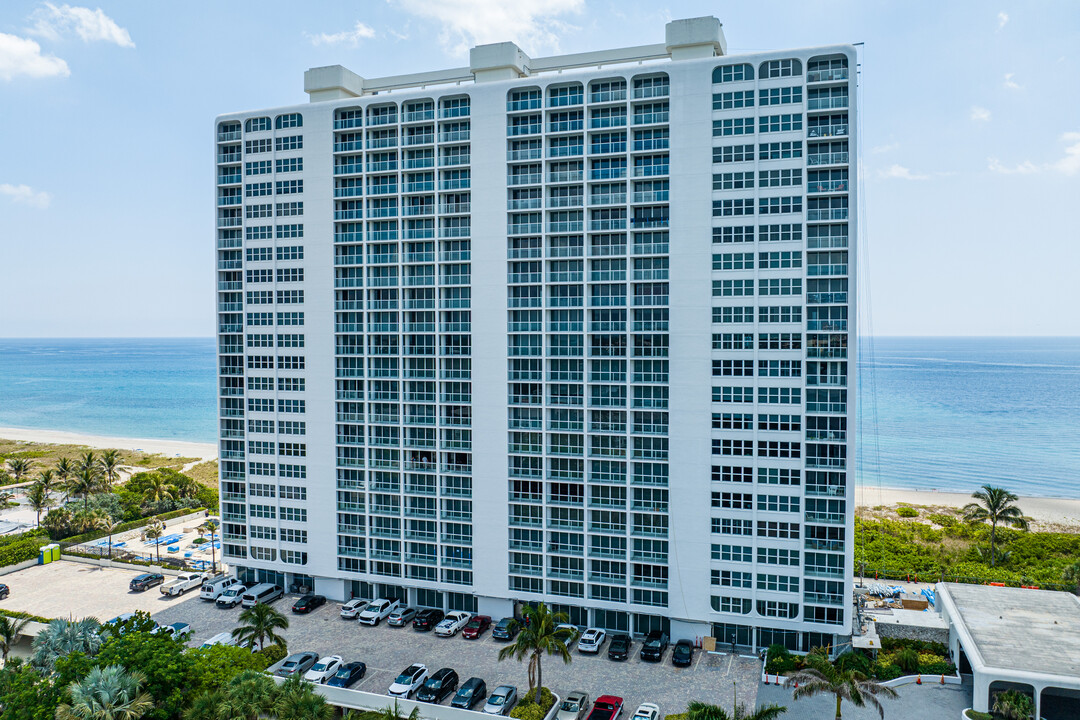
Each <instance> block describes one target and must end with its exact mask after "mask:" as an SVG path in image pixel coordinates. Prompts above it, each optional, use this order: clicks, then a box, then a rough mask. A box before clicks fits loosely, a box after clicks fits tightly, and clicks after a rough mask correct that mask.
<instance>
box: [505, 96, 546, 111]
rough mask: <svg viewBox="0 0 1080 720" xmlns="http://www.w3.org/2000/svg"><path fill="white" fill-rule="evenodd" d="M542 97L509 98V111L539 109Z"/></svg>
mask: <svg viewBox="0 0 1080 720" xmlns="http://www.w3.org/2000/svg"><path fill="white" fill-rule="evenodd" d="M540 107H541V103H540V98H538V97H537V98H526V99H525V100H509V101H507V103H506V111H507V112H521V111H522V110H539V109H540Z"/></svg>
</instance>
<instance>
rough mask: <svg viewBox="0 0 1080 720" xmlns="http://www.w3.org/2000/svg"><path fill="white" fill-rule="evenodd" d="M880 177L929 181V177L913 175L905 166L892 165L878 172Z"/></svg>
mask: <svg viewBox="0 0 1080 720" xmlns="http://www.w3.org/2000/svg"><path fill="white" fill-rule="evenodd" d="M878 177H882V178H889V179H895V180H929V179H930V176H929V175H922V174H919V173H913V172H911V170H909V169H908V168H906V167H904V166H903V165H895V164H894V165H890V166H889V167H887V168H885V169H884V170H878Z"/></svg>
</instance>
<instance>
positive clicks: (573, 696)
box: [555, 690, 589, 720]
mask: <svg viewBox="0 0 1080 720" xmlns="http://www.w3.org/2000/svg"><path fill="white" fill-rule="evenodd" d="M588 711H589V693H587V692H584V691H581V690H575V691H574V692H572V693H570V694H569V695H567V696H566V699H565V700H563V701H562V705H560V706H559V712H558V713H556V714H555V720H581V718H583V717H585V713H587V712H588Z"/></svg>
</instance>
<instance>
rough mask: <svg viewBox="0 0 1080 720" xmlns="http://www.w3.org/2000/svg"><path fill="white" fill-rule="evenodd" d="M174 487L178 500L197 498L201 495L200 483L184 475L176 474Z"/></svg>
mask: <svg viewBox="0 0 1080 720" xmlns="http://www.w3.org/2000/svg"><path fill="white" fill-rule="evenodd" d="M172 486H173V488H174V490H175V491H176V497H177V498H189V497H195V496H196V495H198V494H199V483H197V482H195V481H194V480H192V479H191V478H189V477H188V476H187V475H184V474H182V473H176V475H175V476H174V477H173V482H172Z"/></svg>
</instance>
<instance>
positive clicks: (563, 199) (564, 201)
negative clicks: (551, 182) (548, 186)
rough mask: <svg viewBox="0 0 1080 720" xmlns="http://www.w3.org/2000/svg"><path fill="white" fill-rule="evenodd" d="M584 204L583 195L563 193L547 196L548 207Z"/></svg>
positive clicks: (579, 205) (580, 205)
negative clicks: (562, 194)
mask: <svg viewBox="0 0 1080 720" xmlns="http://www.w3.org/2000/svg"><path fill="white" fill-rule="evenodd" d="M584 205H585V197H584V196H583V195H564V196H559V197H549V198H548V207H549V208H562V207H582V206H584Z"/></svg>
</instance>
